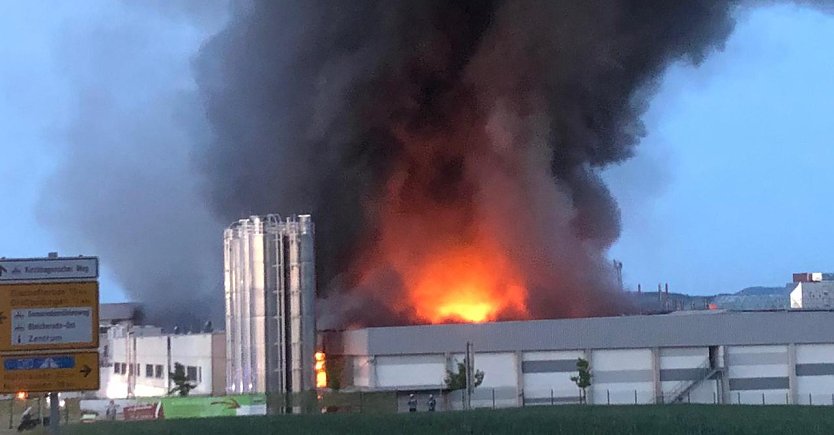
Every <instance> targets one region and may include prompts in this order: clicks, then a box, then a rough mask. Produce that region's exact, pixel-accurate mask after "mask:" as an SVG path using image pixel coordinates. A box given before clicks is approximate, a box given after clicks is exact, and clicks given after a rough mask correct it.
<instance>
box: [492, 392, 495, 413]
mask: <svg viewBox="0 0 834 435" xmlns="http://www.w3.org/2000/svg"><path fill="white" fill-rule="evenodd" d="M492 409H495V388H493V389H492Z"/></svg>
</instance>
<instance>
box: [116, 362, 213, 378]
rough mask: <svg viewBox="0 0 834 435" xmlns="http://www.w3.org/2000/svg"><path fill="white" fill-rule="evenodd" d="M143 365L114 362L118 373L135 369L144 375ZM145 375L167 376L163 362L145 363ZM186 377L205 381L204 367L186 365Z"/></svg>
mask: <svg viewBox="0 0 834 435" xmlns="http://www.w3.org/2000/svg"><path fill="white" fill-rule="evenodd" d="M141 367H142V365H141V364H127V363H118V362H117V363H113V373H115V374H117V375H133V373H134V370H135V371H136V376H142V371H141V370H140V368H141ZM144 376H145V377H146V378H156V379H162V378H164V377H165V371H164V369H163V366H162V364H156V365H153V364H145V373H144ZM185 377H186V378H188V380H189V381H193V382H202V381H203V368H202V367H199V366H186V367H185Z"/></svg>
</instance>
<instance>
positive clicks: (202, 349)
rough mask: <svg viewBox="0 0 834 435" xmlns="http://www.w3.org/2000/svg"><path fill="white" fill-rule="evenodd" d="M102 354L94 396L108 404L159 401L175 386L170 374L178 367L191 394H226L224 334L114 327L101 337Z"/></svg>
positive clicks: (142, 327) (145, 327) (155, 328)
mask: <svg viewBox="0 0 834 435" xmlns="http://www.w3.org/2000/svg"><path fill="white" fill-rule="evenodd" d="M102 343H104V347H105V349H106V353H104V354H102V355H101V359H102V361H108V363H107V364H106V367H101V369H100V373H101V389H100V390H99V392H98V394H97V396H98V397H106V398H110V399H122V398H135V397H162V396H166V395H168V394H169V392H170V391H171V389H172V388H173V387H174V384H173V382H172V380H171V373H172V372H173V371H174V367H175V364H176V363H179V364H182V365H183V367H184V368H185V374H186V377H187V378H188V380H189V381H190V382H191V383H192V384H193V385H194V386H195V388H194V389H193V390H191V393H190V394H191V395H197V396H207V395H212V396H217V395H223V394H225V392H226V349H225V334H224V333H222V332H200V333H193V334H166V333H164V332H163V331H162V330H161V329H160V328H157V327H152V326H130V327H128V326H113V327H111V328H109V330H108V331H107V334H106V335H105V336H104V337H102Z"/></svg>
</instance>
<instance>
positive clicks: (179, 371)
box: [168, 363, 197, 396]
mask: <svg viewBox="0 0 834 435" xmlns="http://www.w3.org/2000/svg"><path fill="white" fill-rule="evenodd" d="M169 376H171V381H173V382H174V388H171V391H169V392H168V395H169V396H170V395H172V394H174V393H178V394H179V395H180V396H187V395H188V393H190V392H191V390H193V389H194V388H196V387H197V385H195V384H193V383H191V382H190V381H189V380H188V376H187V375H186V374H185V366H183V365H182V364H180V363H174V372H173V373H169Z"/></svg>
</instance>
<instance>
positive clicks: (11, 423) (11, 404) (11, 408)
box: [9, 396, 15, 429]
mask: <svg viewBox="0 0 834 435" xmlns="http://www.w3.org/2000/svg"><path fill="white" fill-rule="evenodd" d="M14 401H15V396H12V400H10V401H9V429H12V428H14V421H13V420H12V419H13V418H14Z"/></svg>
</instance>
